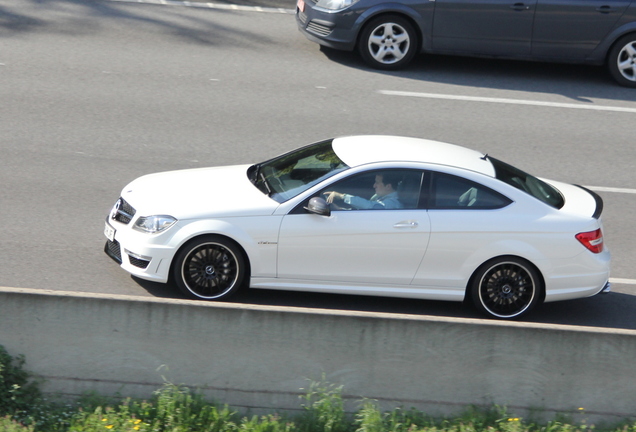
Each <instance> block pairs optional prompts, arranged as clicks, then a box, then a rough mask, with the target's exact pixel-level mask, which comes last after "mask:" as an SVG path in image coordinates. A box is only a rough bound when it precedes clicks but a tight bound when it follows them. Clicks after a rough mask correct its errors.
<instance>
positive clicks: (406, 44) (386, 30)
mask: <svg viewBox="0 0 636 432" xmlns="http://www.w3.org/2000/svg"><path fill="white" fill-rule="evenodd" d="M418 46H419V44H418V37H417V34H416V32H415V28H414V27H413V25H412V24H411V23H410V22H409V21H408V20H407V19H406V18H403V17H401V16H398V15H382V16H379V17H377V18H374V19H372V20H371V21H369V22H368V23H367V24H366V25H365V27H364V29H363V30H362V32H361V34H360V40H359V41H358V50H359V51H360V55H361V56H362V59H363V60H364V61H365V62H366V63H367V64H368V65H369V66H371V67H373V68H375V69H383V70H396V69H402V68H404V67H406V66H407V65H408V64H409V63H410V62H411V60H413V57H414V56H415V54H416V51H417V49H418Z"/></svg>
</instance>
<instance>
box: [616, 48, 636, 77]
mask: <svg viewBox="0 0 636 432" xmlns="http://www.w3.org/2000/svg"><path fill="white" fill-rule="evenodd" d="M617 63H618V64H617V66H618V71H619V72H620V74H621V75H622V76H623V77H624V78H625V79H626V80H629V81H633V82H636V41H632V42H630V43H628V44H627V45H625V46H624V47H623V49H621V50H620V52H619V53H618V59H617Z"/></svg>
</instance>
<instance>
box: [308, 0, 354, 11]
mask: <svg viewBox="0 0 636 432" xmlns="http://www.w3.org/2000/svg"><path fill="white" fill-rule="evenodd" d="M356 3H358V0H318V3H316V6H318V7H321V8H324V9H329V10H340V9H345V8H348V7H349V6H351V5H353V4H356Z"/></svg>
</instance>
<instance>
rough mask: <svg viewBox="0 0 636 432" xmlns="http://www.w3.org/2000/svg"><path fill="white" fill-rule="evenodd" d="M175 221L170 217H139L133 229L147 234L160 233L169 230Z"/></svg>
mask: <svg viewBox="0 0 636 432" xmlns="http://www.w3.org/2000/svg"><path fill="white" fill-rule="evenodd" d="M176 221H177V220H176V219H175V218H173V217H172V216H147V217H143V216H142V217H140V218H139V219H137V222H135V226H134V227H133V228H134V229H136V230H137V231H142V232H145V233H149V234H156V233H160V232H161V231H165V230H167V229H168V228H170V227H171V226H172V225H174V223H175V222H176Z"/></svg>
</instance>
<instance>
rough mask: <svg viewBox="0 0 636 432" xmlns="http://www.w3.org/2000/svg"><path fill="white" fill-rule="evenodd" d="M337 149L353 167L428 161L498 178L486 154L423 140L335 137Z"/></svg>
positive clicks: (373, 136)
mask: <svg viewBox="0 0 636 432" xmlns="http://www.w3.org/2000/svg"><path fill="white" fill-rule="evenodd" d="M332 146H333V150H334V151H335V152H336V154H337V155H338V157H339V158H340V159H341V160H342V161H343V162H344V163H346V164H347V165H349V166H350V167H356V166H360V165H365V164H370V163H377V162H389V161H396V162H397V161H399V162H424V163H431V164H438V165H447V166H452V167H457V168H462V169H466V170H470V171H476V172H479V173H482V174H485V175H487V176H490V177H494V176H495V169H494V167H493V165H492V163H491V162H490V161H489V160H488V159H486V158H484V154H483V153H480V152H478V151H475V150H471V149H468V148H465V147H460V146H457V145H454V144H448V143H444V142H440V141H432V140H426V139H421V138H408V137H399V136H388V135H358V136H347V137H340V138H335V139H334V140H333V143H332Z"/></svg>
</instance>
